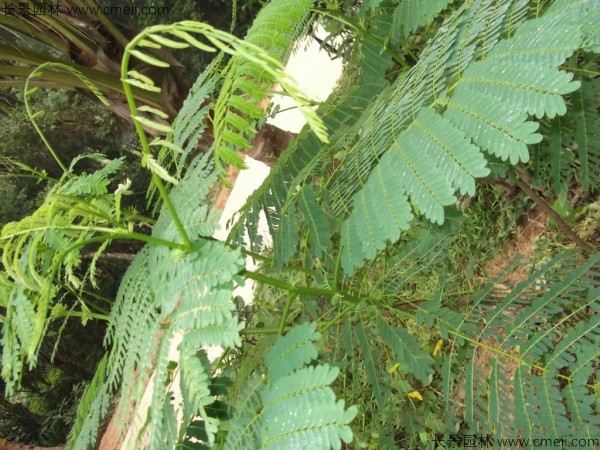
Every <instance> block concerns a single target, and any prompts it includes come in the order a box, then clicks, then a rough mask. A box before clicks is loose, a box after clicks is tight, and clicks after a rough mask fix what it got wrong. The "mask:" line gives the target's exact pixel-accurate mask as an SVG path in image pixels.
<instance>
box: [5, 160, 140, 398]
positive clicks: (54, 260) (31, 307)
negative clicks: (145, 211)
mask: <svg viewBox="0 0 600 450" xmlns="http://www.w3.org/2000/svg"><path fill="white" fill-rule="evenodd" d="M90 157H91V156H90ZM94 158H95V159H99V158H97V157H94ZM79 159H80V158H79ZM100 161H101V162H103V163H104V167H103V168H102V169H100V170H98V171H97V172H94V173H92V174H90V175H80V176H75V175H74V174H73V172H72V169H73V166H74V165H75V163H76V162H77V160H75V161H73V163H72V165H71V168H70V169H69V171H68V172H67V173H66V174H65V176H64V177H63V178H62V179H61V180H60V181H59V182H58V183H57V184H56V185H55V186H54V187H53V188H52V189H51V190H50V191H49V192H48V194H47V196H46V199H45V201H44V203H43V205H42V206H41V207H40V208H38V209H37V210H36V211H35V212H34V213H33V214H32V215H31V216H28V217H26V218H24V219H22V220H21V221H19V222H12V223H8V224H6V225H5V226H4V228H3V229H2V264H3V266H4V270H5V271H6V274H7V275H8V277H9V278H7V279H4V280H0V281H1V282H2V283H3V284H4V285H5V288H6V289H8V292H9V294H8V296H7V298H6V302H5V306H6V312H5V320H4V330H3V337H2V339H3V341H2V342H3V343H2V345H3V354H2V356H3V362H2V375H3V377H4V378H5V379H6V380H7V382H8V383H7V389H8V390H9V392H10V391H12V389H13V388H14V386H15V384H16V383H18V382H19V380H20V376H21V371H22V369H23V363H24V362H25V361H26V362H28V363H29V364H31V365H33V364H35V361H36V357H37V353H38V351H39V346H40V344H41V340H42V338H43V336H44V334H45V332H46V327H47V320H48V318H49V317H56V318H60V317H64V316H65V311H66V308H69V307H70V306H69V305H64V304H63V303H62V301H61V298H62V295H64V292H63V293H61V292H60V291H59V290H58V289H57V287H56V286H57V285H63V286H64V287H65V288H66V289H67V290H68V291H71V292H72V293H73V294H75V295H77V292H78V291H79V289H80V288H81V287H82V286H83V285H85V283H86V282H87V281H88V278H89V280H90V281H91V282H92V283H93V282H94V265H93V264H92V265H91V266H90V269H89V271H88V273H87V274H84V276H83V277H82V276H81V274H79V273H78V271H77V269H78V268H79V267H80V265H81V253H80V249H81V247H83V246H85V245H86V244H88V243H90V242H94V240H95V237H97V236H104V238H103V240H104V241H108V240H110V238H111V236H118V235H119V234H123V233H127V232H128V231H129V230H128V227H129V225H128V223H131V221H135V220H136V216H135V215H134V214H132V213H131V212H127V211H121V209H120V207H119V204H118V201H117V195H115V194H111V193H108V192H107V187H108V183H109V177H111V176H112V175H114V173H115V172H116V171H117V170H118V169H119V167H120V165H121V164H122V160H115V161H103V160H101V159H100ZM103 249H104V246H101V247H100V248H99V249H98V254H99V253H101V252H102V251H103ZM59 294H61V295H60V296H59ZM57 296H58V298H57ZM80 307H81V309H82V310H83V311H82V312H83V314H84V315H83V316H82V317H83V318H84V320H85V319H86V318H87V319H89V318H92V317H93V314H92V312H91V311H90V310H89V309H88V307H87V306H86V305H85V303H84V302H82V303H81V305H80Z"/></svg>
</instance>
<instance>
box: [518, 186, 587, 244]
mask: <svg viewBox="0 0 600 450" xmlns="http://www.w3.org/2000/svg"><path fill="white" fill-rule="evenodd" d="M517 186H519V188H520V189H521V190H522V191H523V192H525V194H526V195H527V196H528V197H529V198H530V199H532V200H533V201H534V202H535V203H536V205H538V206H539V207H540V208H541V209H542V210H543V211H544V212H545V213H546V214H548V215H549V216H550V217H552V219H553V220H554V222H556V226H557V227H558V228H559V229H560V230H561V231H562V232H563V233H565V235H566V236H567V237H568V238H569V239H571V240H572V241H573V242H574V243H575V244H576V245H577V246H578V247H580V248H581V249H582V250H583V251H584V252H586V253H587V254H588V255H591V254H592V253H595V250H594V248H593V247H592V246H591V245H590V244H588V243H587V242H585V241H584V240H583V239H581V238H580V237H579V236H577V234H576V233H575V232H574V231H573V230H572V229H571V227H569V225H567V223H566V222H565V221H564V220H563V219H562V217H560V215H559V214H558V213H557V212H556V211H554V209H553V208H552V206H550V205H549V204H548V203H546V201H545V200H544V199H543V198H542V197H540V196H539V195H538V194H537V192H535V191H534V190H533V189H531V188H530V187H529V186H528V185H527V184H526V183H525V182H524V181H522V180H521V179H520V178H518V177H517Z"/></svg>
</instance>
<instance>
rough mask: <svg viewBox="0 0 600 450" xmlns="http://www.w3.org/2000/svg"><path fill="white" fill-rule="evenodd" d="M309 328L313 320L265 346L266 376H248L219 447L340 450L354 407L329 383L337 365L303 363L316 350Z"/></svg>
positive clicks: (348, 433)
mask: <svg viewBox="0 0 600 450" xmlns="http://www.w3.org/2000/svg"><path fill="white" fill-rule="evenodd" d="M315 330H316V327H315V324H314V323H312V324H308V323H303V324H302V325H299V326H297V327H294V328H293V329H292V330H290V331H289V332H288V333H287V334H286V335H285V336H283V337H280V338H279V339H278V340H277V341H276V342H275V344H274V345H273V346H272V347H271V348H270V349H269V350H268V351H267V353H266V355H265V368H266V376H267V378H266V379H264V378H262V379H261V378H260V377H254V378H253V379H251V380H250V382H249V385H248V388H247V390H246V391H245V392H244V394H243V395H242V396H241V398H240V399H239V400H238V401H237V402H236V405H235V408H234V411H235V413H234V417H233V418H232V420H231V422H230V423H229V429H230V431H229V432H228V434H227V439H226V441H225V445H224V447H223V448H224V449H240V450H245V449H247V448H265V449H272V450H276V449H280V448H294V447H300V446H310V448H318V449H325V448H334V449H341V441H344V442H346V443H349V442H351V441H352V431H351V430H350V427H349V426H348V424H349V423H350V422H351V421H352V419H353V418H354V417H355V416H356V413H357V410H356V408H355V407H351V408H348V409H345V407H344V402H343V401H339V402H336V401H335V395H334V393H333V390H332V389H331V388H330V387H329V386H330V384H331V383H332V382H333V381H334V380H335V378H336V376H337V374H338V372H339V369H338V368H336V367H331V366H330V365H329V364H317V365H315V366H311V365H309V364H310V363H311V362H312V361H314V360H315V358H316V357H317V354H318V353H317V349H316V348H315V346H314V344H313V342H314V341H316V340H318V339H319V337H320V334H319V333H317V332H316V331H315ZM317 405H318V407H317Z"/></svg>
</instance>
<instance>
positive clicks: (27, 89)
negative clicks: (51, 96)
mask: <svg viewBox="0 0 600 450" xmlns="http://www.w3.org/2000/svg"><path fill="white" fill-rule="evenodd" d="M43 66H44V65H41V66H40V67H39V68H38V69H39V70H40V72H41V71H42V70H43ZM34 72H36V71H35V70H34V71H33V72H32V75H33V73H34ZM30 80H31V78H27V81H25V90H24V91H23V99H24V103H25V110H26V111H27V115H28V116H29V120H30V121H31V123H32V125H33V127H34V128H35V131H37V133H38V135H39V136H40V138H41V139H42V141H43V142H44V144H45V145H46V148H47V149H48V151H49V152H50V153H51V154H52V157H53V158H54V160H55V161H56V163H57V164H58V165H59V166H60V168H61V170H62V171H63V174H66V173H67V172H68V170H69V169H67V166H65V165H64V163H63V162H62V161H61V159H60V158H59V156H58V153H56V150H54V147H52V145H51V144H50V141H48V139H47V138H46V135H45V134H44V132H43V131H42V129H41V127H40V126H39V125H38V123H37V120H36V119H35V117H34V113H33V111H32V110H31V105H30V104H29V93H30V92H31V91H30V89H31V88H30V87H29V82H30ZM33 89H37V88H33Z"/></svg>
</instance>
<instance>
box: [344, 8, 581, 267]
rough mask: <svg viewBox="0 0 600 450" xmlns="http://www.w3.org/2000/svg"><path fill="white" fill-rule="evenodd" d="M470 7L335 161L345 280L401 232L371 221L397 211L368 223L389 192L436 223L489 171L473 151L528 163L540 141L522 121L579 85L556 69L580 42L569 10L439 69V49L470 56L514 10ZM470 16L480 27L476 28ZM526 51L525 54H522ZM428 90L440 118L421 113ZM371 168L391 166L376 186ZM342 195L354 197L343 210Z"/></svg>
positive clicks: (552, 112) (552, 111)
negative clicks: (490, 25)
mask: <svg viewBox="0 0 600 450" xmlns="http://www.w3.org/2000/svg"><path fill="white" fill-rule="evenodd" d="M472 8H473V9H472V10H471V11H473V13H472V14H473V15H472V16H471V17H469V14H467V13H465V12H463V11H462V10H459V11H457V13H455V15H454V16H453V17H451V18H450V19H449V20H448V23H447V24H445V25H444V27H442V29H440V31H439V32H438V35H437V36H436V38H434V40H433V42H431V43H430V44H429V46H428V48H427V49H425V51H424V52H423V55H422V57H421V58H420V60H419V62H418V63H417V65H416V66H415V67H413V69H412V70H411V72H409V74H408V75H407V77H406V78H400V79H399V80H398V81H397V86H396V87H395V88H394V89H389V90H388V91H386V93H387V95H384V96H382V98H380V101H379V102H378V104H377V105H376V107H375V108H374V109H373V110H372V113H371V117H370V118H369V119H367V120H368V121H370V123H371V124H372V125H371V126H369V127H367V129H366V132H365V133H364V134H363V135H361V137H360V138H359V140H358V142H357V144H355V146H354V148H353V149H352V151H351V152H350V153H349V157H348V158H346V160H345V161H344V162H343V163H342V164H343V165H344V164H345V167H346V172H343V171H342V172H341V175H340V176H338V177H337V178H336V179H335V180H334V182H333V187H332V192H333V194H334V197H333V211H334V213H335V214H336V215H338V214H339V215H342V214H343V212H342V211H344V210H347V209H349V208H348V206H347V205H348V204H351V205H352V207H353V209H352V213H351V214H350V216H349V217H348V218H346V219H345V220H346V221H347V222H349V223H348V224H347V225H346V224H343V225H342V227H341V233H342V243H343V245H344V252H345V253H344V259H343V261H342V263H343V267H344V270H345V271H346V272H347V273H352V272H353V270H354V268H355V267H357V266H360V265H362V262H363V261H364V260H369V259H372V258H374V257H375V255H376V252H377V250H380V249H382V248H383V247H384V246H385V242H386V241H390V242H395V240H397V239H398V236H399V235H398V228H401V227H399V226H397V225H395V226H393V227H392V226H389V225H387V224H384V225H382V224H381V223H380V221H379V220H375V217H379V218H381V219H384V220H385V219H387V220H388V221H389V217H390V216H392V211H394V209H395V208H397V206H396V204H395V203H392V204H391V206H388V208H389V209H390V210H391V211H390V212H389V213H387V214H386V213H379V214H377V215H373V214H371V215H367V214H366V213H367V211H368V206H366V205H367V204H368V203H369V202H373V201H375V199H377V200H379V199H381V198H387V197H389V195H388V194H387V193H388V192H389V191H392V190H399V194H400V196H399V197H400V198H398V199H397V200H396V201H400V202H403V203H404V202H405V200H404V199H402V197H401V196H402V195H403V194H405V195H407V196H408V197H409V198H410V200H411V202H412V203H413V205H414V207H415V209H416V210H417V211H418V212H419V213H421V214H423V215H424V216H425V217H427V218H428V219H429V220H431V221H433V222H437V223H440V224H441V223H443V220H444V206H447V205H450V204H452V203H453V202H454V200H455V196H454V193H455V192H456V191H460V192H461V193H463V194H464V193H467V192H468V193H472V192H474V180H475V178H480V177H483V176H486V175H487V174H488V173H489V170H488V169H487V168H485V160H484V158H483V156H482V154H481V151H482V150H484V151H486V152H488V153H489V154H491V155H495V156H498V157H500V158H501V159H503V160H507V159H509V160H510V162H511V163H513V164H514V163H517V162H518V161H527V160H528V158H529V157H528V151H527V145H528V144H534V143H536V142H539V141H540V140H541V136H540V135H539V134H536V133H534V132H535V130H536V129H537V124H535V123H532V122H528V121H527V114H531V115H535V116H537V117H542V116H544V115H547V116H548V117H551V118H552V117H554V116H556V115H563V114H565V112H566V106H565V102H564V100H563V98H562V95H564V94H568V93H570V92H573V91H574V90H576V89H577V88H578V87H579V82H578V81H572V78H573V76H572V74H569V73H566V72H561V71H559V70H557V69H556V68H555V67H556V66H557V65H558V64H560V63H562V62H563V61H564V59H565V58H566V57H567V56H569V55H570V54H572V53H573V52H574V51H575V50H576V49H577V48H578V47H579V46H580V45H581V42H582V37H581V33H580V32H579V30H578V29H577V28H576V27H574V22H575V21H576V20H577V16H576V13H575V12H574V11H573V10H571V9H565V10H558V11H557V12H555V13H548V14H547V15H546V16H543V17H541V18H539V19H535V20H531V21H525V22H522V23H521V24H520V26H518V27H517V28H516V32H515V34H514V36H512V37H511V38H510V39H507V40H504V41H498V43H497V44H496V45H494V46H492V45H491V44H490V41H489V40H488V38H490V39H491V41H494V42H495V38H493V36H490V35H485V41H484V42H486V47H485V50H484V51H485V52H487V53H484V54H482V56H481V59H480V60H478V61H477V60H476V61H472V60H470V58H472V56H471V57H466V56H461V55H460V54H456V55H455V54H453V53H450V58H449V59H448V61H447V62H444V58H448V56H445V55H447V54H448V53H449V52H448V51H447V50H446V48H447V47H451V46H456V45H458V48H460V49H461V51H462V49H464V53H466V54H467V55H469V54H470V55H475V49H476V46H474V45H471V46H469V44H468V43H469V41H470V40H473V39H475V38H477V36H478V33H483V32H484V29H485V28H484V26H483V25H484V24H485V22H484V20H487V18H489V17H491V16H490V15H492V16H493V15H496V16H498V14H499V15H500V17H501V16H502V14H504V13H506V12H507V11H512V10H511V9H510V8H505V9H502V8H500V9H496V8H495V7H493V5H492V4H491V3H490V2H486V1H481V2H476V4H474V5H473V6H472ZM478 16H481V19H483V20H481V21H477V20H476V19H477V17H478ZM455 17H458V19H455ZM461 20H462V21H465V20H469V21H471V22H474V24H475V30H479V31H471V33H472V34H471V35H470V36H469V35H465V32H464V31H463V28H462V27H463V24H464V23H466V22H463V23H462V24H461ZM496 22H497V23H499V24H501V23H502V21H500V20H497V21H496ZM469 25H470V23H469ZM453 27H454V29H455V32H454V33H455V34H453ZM557 27H558V29H560V30H562V31H564V34H565V37H564V39H560V40H557V38H556V35H555V29H556V28H557ZM533 30H535V31H536V32H537V33H538V34H537V35H535V34H534V33H533ZM540 30H541V32H540ZM545 35H548V39H546V38H545ZM453 41H454V42H453ZM524 48H527V49H528V50H527V51H523V50H522V49H524ZM456 64H459V66H458V70H459V71H460V70H461V66H460V65H464V69H463V70H462V73H460V72H459V73H458V74H457V75H458V77H457V79H456V81H455V82H454V83H453V84H449V85H448V86H447V87H446V89H447V90H446V92H443V90H442V88H443V86H444V81H445V80H444V75H443V74H441V73H440V72H439V71H438V68H439V67H440V65H442V66H443V65H445V66H446V67H447V70H449V73H452V71H453V70H456V69H455V67H456V66H455V65H456ZM411 84H412V86H411ZM436 91H441V92H440V93H439V94H438V96H439V97H438V98H437V99H436V100H434V101H433V103H432V106H434V107H435V106H437V105H439V106H442V107H443V108H444V109H445V112H443V115H442V116H440V115H438V114H437V113H436V112H434V110H433V109H430V108H428V107H427V105H428V103H429V102H430V101H431V96H432V95H436ZM408 94H410V98H409V97H407V95H408ZM409 100H410V103H409ZM469 139H470V140H471V141H472V142H473V144H475V145H473V144H471V143H469V142H468V140H469ZM372 163H374V168H373V167H372V166H371V164H372ZM379 167H385V168H391V170H390V169H386V170H389V172H393V173H395V175H392V176H391V177H388V178H383V177H382V176H381V172H377V170H378V168H379ZM375 177H377V178H379V179H383V184H381V185H380V184H379V183H380V182H379V181H377V180H373V179H374V178H375ZM394 178H399V181H398V180H396V179H394ZM392 180H393V181H392ZM386 184H389V187H385V185H386ZM361 185H362V186H361ZM357 186H361V189H362V190H358V189H357ZM357 190H358V192H356V191H357ZM350 194H352V195H353V196H354V198H353V200H352V201H351V202H350ZM355 240H359V241H360V242H361V243H362V244H361V246H360V248H359V247H358V246H357V245H355V244H354V245H351V244H350V242H352V241H355ZM352 247H354V248H352Z"/></svg>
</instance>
